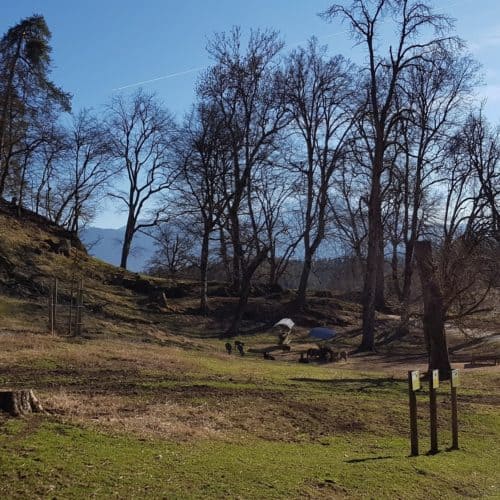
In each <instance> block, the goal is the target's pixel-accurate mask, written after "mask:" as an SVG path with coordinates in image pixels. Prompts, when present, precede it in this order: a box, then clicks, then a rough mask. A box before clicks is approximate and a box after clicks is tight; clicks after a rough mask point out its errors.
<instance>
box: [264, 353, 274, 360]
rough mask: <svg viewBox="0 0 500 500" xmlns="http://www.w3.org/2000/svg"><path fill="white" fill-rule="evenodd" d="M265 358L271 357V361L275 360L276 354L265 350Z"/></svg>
mask: <svg viewBox="0 0 500 500" xmlns="http://www.w3.org/2000/svg"><path fill="white" fill-rule="evenodd" d="M264 359H270V360H271V361H274V356H273V355H272V354H269V353H268V352H264Z"/></svg>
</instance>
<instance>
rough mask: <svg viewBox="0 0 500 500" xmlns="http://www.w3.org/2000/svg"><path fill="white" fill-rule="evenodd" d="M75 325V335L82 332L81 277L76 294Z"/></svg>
mask: <svg viewBox="0 0 500 500" xmlns="http://www.w3.org/2000/svg"><path fill="white" fill-rule="evenodd" d="M76 304H77V305H76V325H75V335H77V336H80V335H81V334H82V308H83V279H80V281H79V282H78V292H77V294H76Z"/></svg>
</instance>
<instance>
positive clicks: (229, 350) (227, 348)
mask: <svg viewBox="0 0 500 500" xmlns="http://www.w3.org/2000/svg"><path fill="white" fill-rule="evenodd" d="M226 351H227V353H228V354H231V353H232V352H233V346H232V345H231V344H230V343H229V342H226Z"/></svg>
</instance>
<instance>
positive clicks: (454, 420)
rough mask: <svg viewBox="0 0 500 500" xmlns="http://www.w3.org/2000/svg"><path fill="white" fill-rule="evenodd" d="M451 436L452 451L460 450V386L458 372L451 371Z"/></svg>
mask: <svg viewBox="0 0 500 500" xmlns="http://www.w3.org/2000/svg"><path fill="white" fill-rule="evenodd" d="M450 384H451V436H452V444H451V449H452V450H458V407H457V387H458V386H459V385H460V384H459V379H458V370H452V371H451V381H450Z"/></svg>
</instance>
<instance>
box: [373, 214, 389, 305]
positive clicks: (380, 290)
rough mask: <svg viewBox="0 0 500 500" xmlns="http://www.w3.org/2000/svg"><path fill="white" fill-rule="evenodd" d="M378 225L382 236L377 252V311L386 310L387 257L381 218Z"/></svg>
mask: <svg viewBox="0 0 500 500" xmlns="http://www.w3.org/2000/svg"><path fill="white" fill-rule="evenodd" d="M377 226H378V227H379V228H380V236H379V241H378V252H377V284H376V286H375V309H376V310H377V311H384V310H385V308H386V305H385V294H384V284H385V279H384V278H385V275H384V272H385V259H384V237H383V226H382V220H381V219H380V220H379V221H377Z"/></svg>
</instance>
